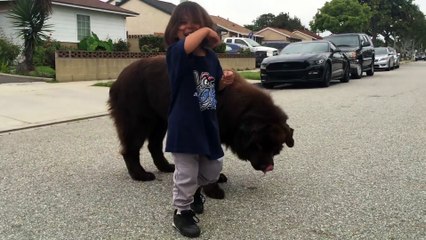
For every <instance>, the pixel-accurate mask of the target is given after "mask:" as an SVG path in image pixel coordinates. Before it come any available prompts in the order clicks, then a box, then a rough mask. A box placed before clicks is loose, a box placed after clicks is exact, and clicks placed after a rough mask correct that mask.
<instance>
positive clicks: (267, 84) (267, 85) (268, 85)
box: [261, 82, 274, 89]
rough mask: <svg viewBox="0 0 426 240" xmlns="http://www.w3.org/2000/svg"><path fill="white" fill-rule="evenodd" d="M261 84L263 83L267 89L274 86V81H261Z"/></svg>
mask: <svg viewBox="0 0 426 240" xmlns="http://www.w3.org/2000/svg"><path fill="white" fill-rule="evenodd" d="M261 84H262V87H264V88H266V89H271V88H274V84H273V83H266V82H263V83H261Z"/></svg>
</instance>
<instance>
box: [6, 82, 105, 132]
mask: <svg viewBox="0 0 426 240" xmlns="http://www.w3.org/2000/svg"><path fill="white" fill-rule="evenodd" d="M97 82H101V81H84V82H67V83H46V82H23V83H3V84H0V133H1V132H8V131H14V130H19V129H25V128H30V127H35V126H43V125H49V124H52V123H57V122H66V121H70V120H76V119H84V118H91V117H96V116H103V115H106V114H108V111H107V100H108V91H109V88H107V87H96V86H93V84H95V83H97Z"/></svg>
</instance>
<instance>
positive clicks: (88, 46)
mask: <svg viewBox="0 0 426 240" xmlns="http://www.w3.org/2000/svg"><path fill="white" fill-rule="evenodd" d="M78 49H79V50H85V51H107V52H112V49H113V44H112V40H111V39H108V40H107V41H102V40H100V39H99V37H98V35H96V34H95V33H94V32H92V34H91V35H90V36H88V37H86V38H84V39H82V40H81V41H80V42H79V43H78Z"/></svg>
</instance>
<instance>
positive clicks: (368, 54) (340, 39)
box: [324, 33, 375, 78]
mask: <svg viewBox="0 0 426 240" xmlns="http://www.w3.org/2000/svg"><path fill="white" fill-rule="evenodd" d="M324 40H328V41H330V42H332V43H334V44H335V45H336V46H337V47H338V48H339V49H341V50H342V51H343V52H345V53H346V55H347V56H348V58H349V59H350V62H351V76H352V78H361V77H362V73H363V72H366V73H367V75H368V76H373V75H374V57H375V53H374V45H373V42H372V41H371V38H370V37H369V36H368V35H367V34H365V33H342V34H332V35H330V36H327V37H324Z"/></svg>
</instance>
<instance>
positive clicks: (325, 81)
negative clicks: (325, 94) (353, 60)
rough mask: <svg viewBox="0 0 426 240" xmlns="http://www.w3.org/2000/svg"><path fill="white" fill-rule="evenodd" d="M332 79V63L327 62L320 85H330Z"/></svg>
mask: <svg viewBox="0 0 426 240" xmlns="http://www.w3.org/2000/svg"><path fill="white" fill-rule="evenodd" d="M330 81H331V70H330V64H328V63H326V64H325V66H324V73H323V75H322V81H321V84H320V86H321V87H328V86H330Z"/></svg>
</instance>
